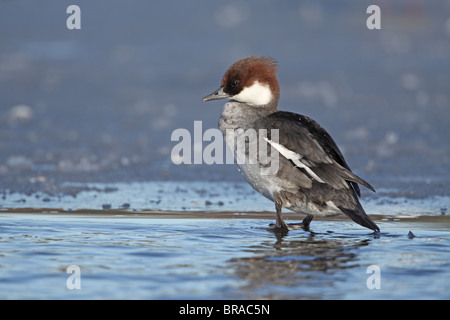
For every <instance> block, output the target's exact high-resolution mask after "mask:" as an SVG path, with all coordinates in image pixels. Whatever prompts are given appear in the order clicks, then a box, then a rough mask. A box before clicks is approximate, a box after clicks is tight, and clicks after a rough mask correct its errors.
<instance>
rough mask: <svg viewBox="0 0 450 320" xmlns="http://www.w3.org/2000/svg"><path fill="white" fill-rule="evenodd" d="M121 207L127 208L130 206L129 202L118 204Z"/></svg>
mask: <svg viewBox="0 0 450 320" xmlns="http://www.w3.org/2000/svg"><path fill="white" fill-rule="evenodd" d="M120 207H121V208H122V209H128V208H130V204H129V203H124V204H122V205H121V206H120Z"/></svg>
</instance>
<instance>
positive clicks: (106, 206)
mask: <svg viewBox="0 0 450 320" xmlns="http://www.w3.org/2000/svg"><path fill="white" fill-rule="evenodd" d="M102 208H103V209H104V210H109V209H111V205H110V204H109V203H105V204H103V205H102Z"/></svg>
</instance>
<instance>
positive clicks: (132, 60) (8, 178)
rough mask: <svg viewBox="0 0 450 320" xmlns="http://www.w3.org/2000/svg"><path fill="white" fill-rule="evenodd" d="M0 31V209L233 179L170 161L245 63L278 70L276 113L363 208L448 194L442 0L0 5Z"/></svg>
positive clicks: (449, 55) (448, 19) (447, 20)
mask: <svg viewBox="0 0 450 320" xmlns="http://www.w3.org/2000/svg"><path fill="white" fill-rule="evenodd" d="M71 4H76V5H78V6H79V7H80V8H81V30H68V29H67V27H66V20H67V18H68V17H69V14H67V13H66V9H67V7H68V6H69V5H71ZM371 4H376V5H379V6H380V8H381V29H380V30H369V29H368V28H367V27H366V20H367V18H368V17H369V14H367V13H366V10H367V7H368V6H369V5H371ZM0 30H1V31H0V195H3V200H4V201H7V195H8V194H11V193H15V192H18V193H25V194H29V195H30V194H33V193H35V192H45V193H48V194H53V195H54V194H59V193H69V192H76V190H75V191H74V190H73V188H72V189H70V188H68V187H67V184H65V183H66V182H80V183H87V182H100V183H113V182H123V183H131V182H146V181H186V182H190V181H213V182H214V181H243V178H242V177H241V176H240V174H239V173H238V172H237V170H236V167H235V166H233V165H212V166H209V165H205V164H204V165H179V166H177V165H174V164H172V161H171V158H170V152H171V149H172V148H173V146H174V145H175V144H176V142H172V141H171V133H172V131H173V130H175V129H177V128H186V129H188V130H189V131H191V132H193V121H195V120H201V121H203V130H206V129H208V128H217V122H218V118H219V116H220V113H221V109H222V105H223V101H219V102H210V103H202V102H201V98H202V97H203V96H205V95H207V94H209V93H211V92H212V91H213V90H215V89H217V88H218V86H219V84H220V80H221V77H222V75H223V73H224V72H225V71H226V69H227V68H228V67H229V66H230V65H231V64H232V63H234V62H235V61H236V60H238V59H241V58H243V57H246V56H249V55H269V56H272V57H275V58H276V59H277V60H278V62H279V72H278V76H279V80H280V87H281V100H280V109H283V110H288V111H293V112H297V113H301V114H304V115H308V116H310V117H312V118H314V119H315V120H317V121H318V122H319V123H320V124H322V125H323V126H324V127H325V128H326V129H327V130H328V131H329V133H330V134H331V135H332V136H333V137H334V138H335V140H336V142H337V144H338V145H339V146H340V148H341V149H342V151H343V153H344V155H345V157H346V159H347V162H348V163H349V165H350V167H351V168H352V169H353V171H355V172H356V173H357V174H359V175H360V176H361V177H363V178H364V179H366V180H368V181H370V183H371V184H372V185H373V186H374V187H375V188H376V189H377V190H379V192H378V193H377V194H374V195H371V196H372V197H376V196H379V195H383V194H389V195H390V196H392V197H396V196H398V197H407V198H425V197H430V196H435V195H437V196H448V195H449V187H448V184H449V182H450V143H449V141H450V128H449V125H450V2H449V1H425V0H424V1H420V0H408V1H407V0H404V1H387V0H386V1H375V0H372V1H356V0H354V1H317V0H314V1H312V0H311V1H269V0H264V1H246V2H244V1H198V0H197V1H160V2H155V1H138V0H128V1H109V0H108V1H106V0H96V1H85V0H77V1H62V0H58V1H50V0H40V1H31V0H30V1H25V0H22V1H21V0H1V1H0ZM69 189H70V190H69ZM365 194H366V195H368V194H369V193H368V192H366V191H365ZM3 206H7V204H5V202H4V203H3Z"/></svg>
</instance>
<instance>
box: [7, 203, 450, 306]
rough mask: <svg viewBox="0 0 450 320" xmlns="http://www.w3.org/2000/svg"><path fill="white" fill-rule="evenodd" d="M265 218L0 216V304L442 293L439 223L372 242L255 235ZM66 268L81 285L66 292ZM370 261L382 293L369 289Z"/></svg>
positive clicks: (328, 234)
mask: <svg viewBox="0 0 450 320" xmlns="http://www.w3.org/2000/svg"><path fill="white" fill-rule="evenodd" d="M269 219H270V220H269ZM271 220H272V216H271V215H268V216H267V219H264V218H257V219H248V218H242V217H234V218H233V216H232V215H229V216H228V217H223V218H209V219H205V218H198V216H195V214H192V215H191V216H190V218H182V217H176V218H172V219H166V218H160V215H152V214H150V213H147V214H143V213H141V214H138V213H130V212H126V211H123V212H122V213H121V214H117V212H116V213H109V212H107V211H105V212H103V213H101V214H99V213H98V212H97V213H96V214H86V213H76V214H68V213H56V212H55V213H49V212H44V213H42V212H39V211H36V212H33V213H31V214H30V213H28V214H24V213H22V214H21V213H2V214H1V215H0V221H1V223H0V234H1V236H0V252H1V254H0V298H2V299H227V298H233V299H236V298H237V299H247V298H255V299H261V298H262V299H281V298H283V299H303V298H313V299H352V298H355V299H383V298H392V299H448V298H450V294H449V288H450V280H449V279H450V268H449V267H450V232H449V230H450V229H449V227H450V218H449V217H448V216H439V217H416V218H413V219H400V220H398V221H389V219H385V220H382V219H380V220H378V221H377V223H378V224H379V226H380V228H381V230H382V232H381V234H380V235H374V234H371V233H370V232H369V231H367V230H365V229H362V228H360V227H358V226H357V225H355V224H353V223H350V222H349V221H316V222H313V225H312V228H311V231H312V232H307V231H304V230H296V231H291V232H289V234H288V235H285V236H282V235H279V234H278V235H277V234H274V233H272V232H269V231H267V230H266V229H265V228H266V227H267V226H268V224H269V223H270V222H272V221H271ZM409 231H411V232H412V233H413V234H414V235H415V237H411V236H408V233H409ZM70 265H77V266H79V268H80V284H81V288H80V289H72V290H70V289H68V286H67V283H66V282H67V279H68V278H69V277H70V276H71V275H72V274H71V273H66V270H67V268H68V266H70ZM371 265H377V266H378V267H379V270H380V278H379V279H380V285H381V288H380V289H369V288H368V286H367V281H368V278H369V277H370V276H371V275H372V274H371V273H367V268H368V267H369V266H371Z"/></svg>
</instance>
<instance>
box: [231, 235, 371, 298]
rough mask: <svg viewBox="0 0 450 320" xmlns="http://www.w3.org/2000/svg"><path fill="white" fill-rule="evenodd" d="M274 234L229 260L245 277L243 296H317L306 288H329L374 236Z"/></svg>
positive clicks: (242, 276)
mask: <svg viewBox="0 0 450 320" xmlns="http://www.w3.org/2000/svg"><path fill="white" fill-rule="evenodd" d="M273 234H274V238H275V239H274V240H275V241H273V240H267V241H264V242H262V243H261V244H259V245H255V246H252V247H251V248H249V250H248V251H249V253H251V254H250V255H249V256H248V257H243V258H234V259H231V260H229V261H228V263H229V264H230V266H231V267H232V269H233V270H234V275H235V276H237V277H239V278H242V279H243V280H245V281H244V283H245V284H244V285H243V286H242V287H240V288H239V291H240V292H241V293H242V294H243V295H244V297H245V298H263V299H266V298H274V299H277V298H283V297H285V296H286V297H289V298H292V297H297V298H320V296H316V295H317V292H311V290H309V289H308V288H309V287H317V286H321V287H324V286H326V287H332V286H333V283H334V281H338V280H339V278H340V273H341V272H340V271H342V270H344V269H349V268H353V267H357V266H358V263H357V262H355V259H356V257H357V253H358V248H359V247H361V246H367V245H368V244H369V243H370V241H371V239H372V238H373V237H372V238H371V237H370V236H368V237H367V238H365V239H363V238H361V236H357V237H354V236H343V235H335V234H333V233H332V232H326V233H314V232H308V231H303V232H302V233H301V234H300V236H299V235H298V234H296V235H295V236H291V235H288V234H287V233H280V232H274V233H273ZM284 295H285V296H284Z"/></svg>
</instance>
